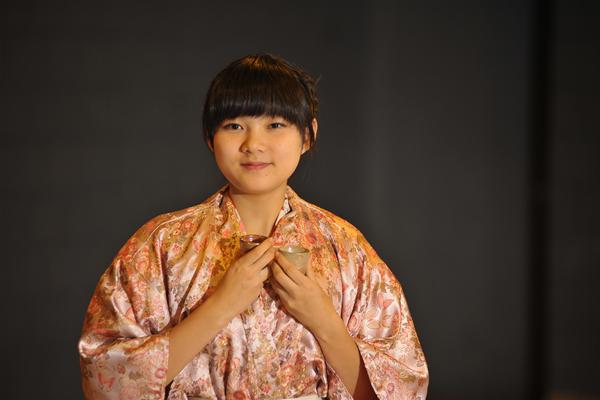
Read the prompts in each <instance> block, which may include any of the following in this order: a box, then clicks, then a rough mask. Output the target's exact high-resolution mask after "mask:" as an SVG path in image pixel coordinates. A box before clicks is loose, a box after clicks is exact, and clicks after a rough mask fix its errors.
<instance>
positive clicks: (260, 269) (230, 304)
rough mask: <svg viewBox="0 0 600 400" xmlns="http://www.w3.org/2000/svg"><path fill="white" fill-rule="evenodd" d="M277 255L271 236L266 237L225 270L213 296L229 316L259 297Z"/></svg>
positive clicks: (242, 309) (231, 316)
mask: <svg viewBox="0 0 600 400" xmlns="http://www.w3.org/2000/svg"><path fill="white" fill-rule="evenodd" d="M274 257H275V248H274V247H273V240H272V239H271V238H267V239H265V240H264V241H263V242H262V243H261V244H260V245H258V246H256V247H255V248H253V249H252V250H250V251H249V252H247V253H246V254H244V255H243V256H241V257H240V258H238V259H237V260H236V261H235V262H234V263H233V264H231V266H230V267H229V269H228V270H227V272H225V275H224V276H223V278H222V279H221V281H220V282H219V285H218V286H217V288H216V289H215V292H214V293H213V295H212V296H211V297H212V300H213V301H215V302H216V304H218V305H219V308H220V309H221V310H222V312H223V314H225V315H227V316H228V317H229V319H231V318H233V317H235V316H236V315H238V314H240V313H241V312H242V311H244V310H245V309H246V308H248V306H250V304H251V303H252V302H253V301H254V300H255V299H256V298H257V297H258V294H259V293H260V291H261V289H262V287H263V282H264V281H265V280H266V279H267V278H268V277H269V267H268V265H269V263H271V261H273V259H274Z"/></svg>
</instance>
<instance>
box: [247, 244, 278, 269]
mask: <svg viewBox="0 0 600 400" xmlns="http://www.w3.org/2000/svg"><path fill="white" fill-rule="evenodd" d="M274 259H275V249H274V248H272V247H271V248H270V249H268V250H267V251H265V252H264V253H263V255H262V256H260V257H259V258H258V259H257V260H256V261H254V263H252V264H250V268H251V269H252V270H254V271H259V270H261V269H263V268H267V266H268V264H269V263H270V262H271V261H273V260H274Z"/></svg>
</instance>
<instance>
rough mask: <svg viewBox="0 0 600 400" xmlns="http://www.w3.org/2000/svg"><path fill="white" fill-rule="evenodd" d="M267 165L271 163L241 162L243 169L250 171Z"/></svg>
mask: <svg viewBox="0 0 600 400" xmlns="http://www.w3.org/2000/svg"><path fill="white" fill-rule="evenodd" d="M269 165H271V163H262V162H248V163H242V164H241V166H242V167H244V168H245V169H248V170H251V171H253V170H258V169H263V168H266V167H268V166H269Z"/></svg>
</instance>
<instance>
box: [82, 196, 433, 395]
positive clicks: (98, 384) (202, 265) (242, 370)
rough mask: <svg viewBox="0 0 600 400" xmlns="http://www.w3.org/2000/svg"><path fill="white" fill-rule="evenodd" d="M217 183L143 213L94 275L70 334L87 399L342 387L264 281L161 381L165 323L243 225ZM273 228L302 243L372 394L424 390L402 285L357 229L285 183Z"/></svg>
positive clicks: (214, 273)
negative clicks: (186, 201)
mask: <svg viewBox="0 0 600 400" xmlns="http://www.w3.org/2000/svg"><path fill="white" fill-rule="evenodd" d="M227 192H228V186H227V185H226V186H224V187H223V188H222V189H221V190H219V191H218V192H217V193H215V194H214V195H212V196H211V197H210V198H208V199H207V200H205V201H204V202H203V203H201V204H199V205H196V206H193V207H190V208H187V209H185V210H181V211H177V212H172V213H167V214H163V215H160V216H158V217H156V218H154V219H152V220H150V221H149V222H148V223H146V224H145V225H144V226H142V228H140V229H139V230H138V231H137V232H136V233H135V234H134V235H133V236H132V237H131V238H130V239H129V240H128V241H127V243H126V244H125V245H124V246H123V248H121V250H120V251H119V253H118V254H117V256H116V257H115V259H114V260H113V262H112V264H111V265H110V267H109V268H108V269H107V270H106V272H105V273H104V274H103V275H102V277H101V278H100V282H99V283H98V286H97V287H96V290H95V292H94V294H93V297H92V299H91V302H90V304H89V307H88V310H87V314H86V317H85V322H84V326H83V332H82V335H81V339H80V342H79V353H80V356H81V374H82V380H83V391H84V394H85V397H86V398H87V399H136V400H137V399H163V398H165V397H167V398H168V399H178V400H179V399H188V398H206V399H285V398H295V397H301V396H307V395H317V396H319V397H328V398H329V399H351V398H352V396H351V394H350V393H349V392H348V390H347V389H346V387H345V386H344V384H343V383H342V381H341V380H340V378H339V377H338V376H337V375H336V373H335V372H334V371H333V369H332V368H330V367H329V365H328V364H327V361H326V360H325V358H324V356H323V354H322V352H321V349H320V347H319V344H318V342H317V340H316V339H315V337H314V336H313V335H312V334H311V332H309V331H308V330H307V329H305V328H304V326H303V325H301V324H299V323H298V322H296V320H295V319H294V318H292V317H291V316H289V315H288V314H286V312H285V311H283V309H282V306H281V303H280V301H279V299H278V298H277V296H276V295H275V294H274V292H273V290H272V289H271V287H270V285H269V284H268V283H266V284H265V286H264V288H263V290H262V292H261V293H260V295H259V297H258V298H257V299H256V300H255V301H254V302H253V303H252V305H251V306H250V307H249V308H248V309H247V310H246V311H244V312H243V313H241V314H240V315H238V316H237V317H235V318H233V319H232V320H231V321H230V322H229V324H228V325H227V326H226V327H225V328H224V329H223V330H221V331H220V332H219V333H218V334H217V335H216V336H215V337H214V338H213V339H212V340H211V341H210V342H209V343H208V344H207V345H206V346H205V347H204V349H203V350H202V351H201V352H200V353H198V354H197V355H196V356H195V357H194V359H193V360H192V361H191V362H190V363H189V364H188V365H187V366H186V367H185V368H184V369H183V370H182V371H181V372H180V373H179V374H178V375H177V376H176V377H175V379H174V380H173V382H172V383H171V384H170V385H169V386H167V382H166V371H167V366H168V359H169V330H170V328H171V327H172V326H174V325H176V324H177V323H178V322H179V321H181V320H182V319H183V318H185V317H186V316H187V315H188V314H189V313H190V312H192V311H193V310H194V308H195V307H197V306H198V305H200V304H201V303H202V302H203V301H204V300H205V299H206V298H207V297H208V296H210V294H211V293H212V292H213V291H214V289H215V288H216V286H217V285H218V283H219V280H220V279H221V278H222V277H223V274H224V273H225V271H227V268H228V267H229V265H230V264H231V263H232V261H234V260H235V258H236V256H237V253H238V249H239V238H240V236H241V235H244V234H246V232H245V228H244V226H243V224H242V221H241V219H240V216H239V214H238V212H237V210H236V209H235V206H234V204H233V202H232V201H231V199H230V197H229V196H228V195H227ZM272 237H273V239H274V245H275V246H283V245H286V244H292V245H300V246H303V247H306V248H308V249H310V252H311V260H312V261H311V265H310V268H311V269H312V272H313V275H312V276H314V279H315V280H316V281H317V283H318V284H319V285H320V286H321V287H322V288H323V290H325V291H326V293H328V294H329V296H330V297H331V301H332V303H333V304H334V306H335V309H336V311H337V313H338V314H339V315H340V317H341V318H342V320H343V321H344V323H345V325H346V327H347V329H348V332H349V333H350V335H351V336H352V337H353V338H354V340H355V342H356V345H357V346H358V349H359V351H360V354H361V356H362V359H363V361H364V365H365V368H366V370H367V373H368V375H369V379H370V381H371V384H372V386H373V389H374V391H375V393H376V394H377V396H378V397H379V398H380V399H425V396H426V393H427V385H428V378H429V377H428V371H427V364H426V362H425V358H424V355H423V351H422V350H421V346H420V344H419V340H418V338H417V334H416V332H415V328H414V325H413V321H412V318H411V316H410V313H409V310H408V306H407V304H406V299H405V297H404V294H403V292H402V288H401V286H400V284H399V283H398V281H397V280H396V278H395V277H394V275H393V274H392V272H391V271H390V270H389V268H388V267H387V266H386V265H385V263H384V262H383V261H382V260H381V259H380V258H379V257H378V256H377V254H376V253H375V251H374V250H373V248H372V247H371V246H370V245H369V243H367V241H366V240H365V238H364V237H363V235H362V234H361V233H360V232H359V231H358V230H357V229H356V228H355V227H354V226H352V225H351V224H350V223H348V222H346V221H345V220H343V219H342V218H340V217H338V216H336V215H334V214H332V213H330V212H328V211H326V210H323V209H321V208H319V207H317V206H315V205H313V204H310V203H308V202H306V201H304V200H303V199H301V198H300V197H298V195H297V194H296V193H295V192H294V191H293V190H292V189H291V188H290V187H288V188H287V191H286V198H285V201H284V204H283V207H282V209H281V212H280V214H279V216H278V218H277V221H276V223H275V228H274V230H273V234H272Z"/></svg>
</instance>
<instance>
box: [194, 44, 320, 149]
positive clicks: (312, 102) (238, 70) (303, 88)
mask: <svg viewBox="0 0 600 400" xmlns="http://www.w3.org/2000/svg"><path fill="white" fill-rule="evenodd" d="M315 86H316V81H315V80H314V79H313V78H312V77H311V76H310V75H308V74H307V73H306V72H304V71H303V70H302V69H301V68H299V67H297V66H295V65H293V64H290V63H288V62H287V61H285V60H284V59H282V58H280V57H277V56H274V55H271V54H257V55H248V56H245V57H243V58H240V59H239V60H236V61H234V62H232V63H231V64H229V65H228V66H227V67H225V69H223V70H222V71H221V72H219V73H218V74H217V76H216V77H215V78H214V79H213V81H212V82H211V84H210V87H209V89H208V93H207V94H206V100H205V102H204V112H203V115H202V125H203V130H204V140H205V141H206V143H207V144H210V145H212V142H213V138H214V134H215V131H216V129H217V128H218V126H219V125H220V124H221V123H222V122H223V121H224V120H226V119H229V118H235V117H239V116H261V115H269V116H278V117H283V118H285V119H286V120H288V121H289V122H291V123H293V124H294V125H296V127H298V129H299V130H300V132H301V133H302V140H303V141H304V132H306V131H307V130H308V133H309V144H310V148H312V146H313V145H314V143H315V141H316V135H315V132H314V131H313V128H312V120H313V118H317V116H318V111H319V99H318V97H317V93H316V88H315Z"/></svg>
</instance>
